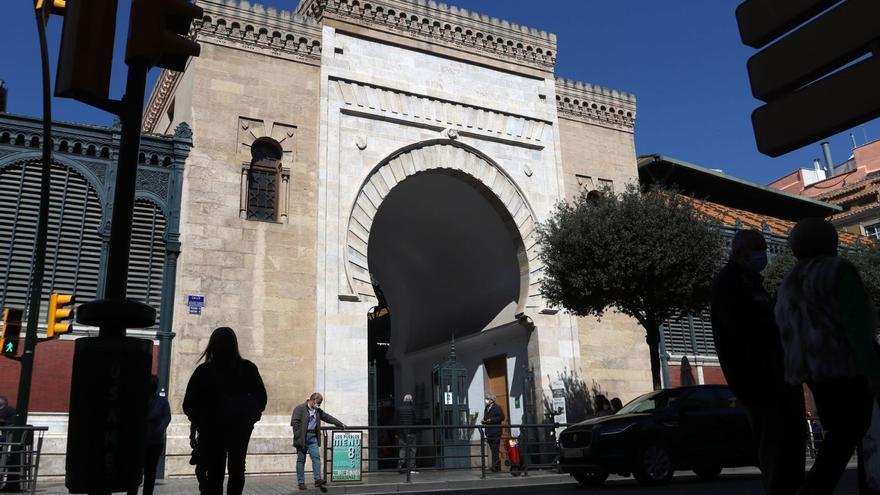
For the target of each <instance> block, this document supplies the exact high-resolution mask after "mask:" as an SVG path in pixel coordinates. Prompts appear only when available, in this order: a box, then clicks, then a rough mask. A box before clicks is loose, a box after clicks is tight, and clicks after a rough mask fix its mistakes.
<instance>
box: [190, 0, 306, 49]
mask: <svg viewBox="0 0 880 495" xmlns="http://www.w3.org/2000/svg"><path fill="white" fill-rule="evenodd" d="M199 5H200V6H201V7H202V8H203V9H204V10H205V13H204V16H203V17H202V19H201V20H200V21H197V22H196V23H195V28H196V32H197V36H198V37H199V38H200V39H206V40H208V41H210V40H211V39H212V38H213V39H223V40H225V41H226V42H232V43H233V44H236V45H240V46H241V47H246V48H249V49H262V50H265V51H270V52H271V53H272V54H273V55H283V56H287V57H288V58H291V59H295V60H300V61H309V60H311V61H312V62H315V63H319V61H320V56H321V26H320V25H319V24H318V23H317V22H316V21H315V20H314V19H310V18H308V17H305V16H302V15H300V14H297V13H296V12H291V11H288V10H277V9H275V8H274V7H269V8H266V7H264V6H263V5H261V4H258V3H254V4H252V3H250V2H248V1H247V0H240V1H239V0H226V1H221V0H200V1H199Z"/></svg>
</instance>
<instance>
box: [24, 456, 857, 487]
mask: <svg viewBox="0 0 880 495" xmlns="http://www.w3.org/2000/svg"><path fill="white" fill-rule="evenodd" d="M811 465H812V459H808V461H807V466H806V467H807V469H809V468H810V466H811ZM855 467H856V463H855V460H854V459H853V460H852V461H851V462H850V464H849V466H848V468H849V469H855ZM306 474H307V478H306V479H307V480H308V481H307V483H306V484H307V486H308V487H309V489H308V490H306V491H304V492H301V491H299V490H297V489H296V476H295V475H293V474H288V475H281V476H250V477H248V478H247V481H246V483H245V487H244V493H245V494H247V495H295V494H298V493H302V494H305V495H312V494H317V493H321V492H320V490H318V489H316V488H315V487H314V484H313V483H312V480H311V478H310V477H309V475H310V473H306ZM722 476H724V477H753V476H760V471H759V470H758V468H756V467H743V468H728V469H725V470H724V471H723V473H722ZM675 477H676V478H689V477H694V473H692V472H691V471H677V472H676V473H675ZM627 482H632V478H631V477H630V478H623V477H620V476H614V475H612V476H611V477H610V478H608V483H609V484H618V483H627ZM573 483H575V481H574V479H572V478H571V477H570V476H569V475H567V474H558V473H555V472H552V471H549V470H542V471H531V472H529V475H528V476H518V477H514V476H511V475H510V473H506V472H504V473H486V479H480V473H479V472H478V471H420V472H418V473H417V474H413V475H412V482H410V483H407V482H406V475H402V474H399V473H397V472H381V473H371V474H368V473H364V479H363V481H361V482H337V483H333V482H330V483H329V484H328V485H327V486H328V489H327V493H330V494H338V495H341V494H352V495H378V494H385V493H435V492H443V491H449V490H470V489H487V488H489V489H491V488H505V487H521V486H536V485H560V484H573ZM37 493H38V494H41V495H58V494H66V493H67V490H66V489H65V488H64V482H63V480H61V479H60V478H51V479H47V480H45V481H42V482H40V484H39V485H38V486H37ZM155 493H156V494H158V495H172V494H174V495H199V490H198V485H197V484H196V480H195V478H172V479H169V480H157V482H156V490H155Z"/></svg>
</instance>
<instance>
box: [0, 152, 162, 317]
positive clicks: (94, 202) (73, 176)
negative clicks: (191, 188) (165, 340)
mask: <svg viewBox="0 0 880 495" xmlns="http://www.w3.org/2000/svg"><path fill="white" fill-rule="evenodd" d="M0 197H2V198H4V201H0V280H3V283H0V307H17V308H24V307H25V306H26V303H27V297H28V292H29V289H30V273H31V269H32V267H33V263H34V259H33V256H34V240H35V237H36V230H37V216H38V211H39V207H40V164H39V163H38V162H36V161H33V162H21V163H15V164H11V165H8V166H6V167H3V168H0ZM102 210H103V208H102V205H101V199H100V198H99V196H98V194H97V192H96V190H95V187H94V185H93V184H91V183H90V182H89V180H88V179H87V178H86V177H85V176H83V175H82V174H81V173H79V172H78V171H77V170H76V169H74V168H71V167H69V166H67V165H63V164H58V163H56V164H53V165H52V174H51V196H50V201H49V225H48V232H47V242H46V269H45V274H44V278H43V294H42V299H43V301H44V304H42V305H41V314H40V322H41V324H44V323H45V321H46V311H47V306H48V304H45V301H48V299H49V296H50V295H51V294H52V293H53V292H62V293H66V294H73V295H74V297H75V299H76V301H77V303H83V302H87V301H91V300H94V299H95V298H96V295H97V292H98V285H99V280H100V277H101V274H100V269H101V249H102V238H101V233H100V229H101V220H102V213H103V211H102ZM133 220H134V221H133V224H132V241H131V258H130V263H129V275H128V297H130V298H133V299H137V300H141V301H143V302H145V303H147V304H149V305H150V306H153V307H154V308H156V310H157V312H158V311H159V309H160V306H161V302H162V300H161V296H162V280H163V269H164V264H165V223H166V222H165V215H164V213H163V211H162V209H161V208H160V207H159V206H158V205H156V204H155V203H154V202H152V201H149V200H146V199H138V200H137V201H136V202H135V207H134V218H133ZM157 324H158V322H157Z"/></svg>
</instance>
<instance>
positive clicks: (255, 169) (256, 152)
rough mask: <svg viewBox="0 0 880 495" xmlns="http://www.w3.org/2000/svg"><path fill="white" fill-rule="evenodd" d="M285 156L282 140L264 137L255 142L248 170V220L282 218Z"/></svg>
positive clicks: (265, 220)
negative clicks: (282, 160) (280, 212)
mask: <svg viewBox="0 0 880 495" xmlns="http://www.w3.org/2000/svg"><path fill="white" fill-rule="evenodd" d="M281 156H282V149H281V145H280V144H278V141H275V140H274V139H271V138H267V137H262V138H259V139H257V140H256V141H254V143H253V144H252V145H251V162H250V165H249V168H248V170H247V219H248V220H257V221H263V222H276V221H278V211H279V207H280V198H281V194H280V193H281V190H282V187H281Z"/></svg>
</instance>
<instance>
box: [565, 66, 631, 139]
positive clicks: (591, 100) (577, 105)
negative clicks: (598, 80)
mask: <svg viewBox="0 0 880 495" xmlns="http://www.w3.org/2000/svg"><path fill="white" fill-rule="evenodd" d="M556 109H557V111H558V112H559V115H560V117H564V118H570V119H573V120H580V121H582V122H588V123H591V124H598V125H604V126H610V127H613V128H615V129H622V130H626V131H629V132H632V131H633V128H634V127H635V120H636V96H635V95H634V94H631V93H626V92H623V91H618V90H616V89H609V88H603V87H601V86H596V85H593V84H589V83H584V82H580V81H574V80H571V79H565V78H561V77H560V78H556Z"/></svg>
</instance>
